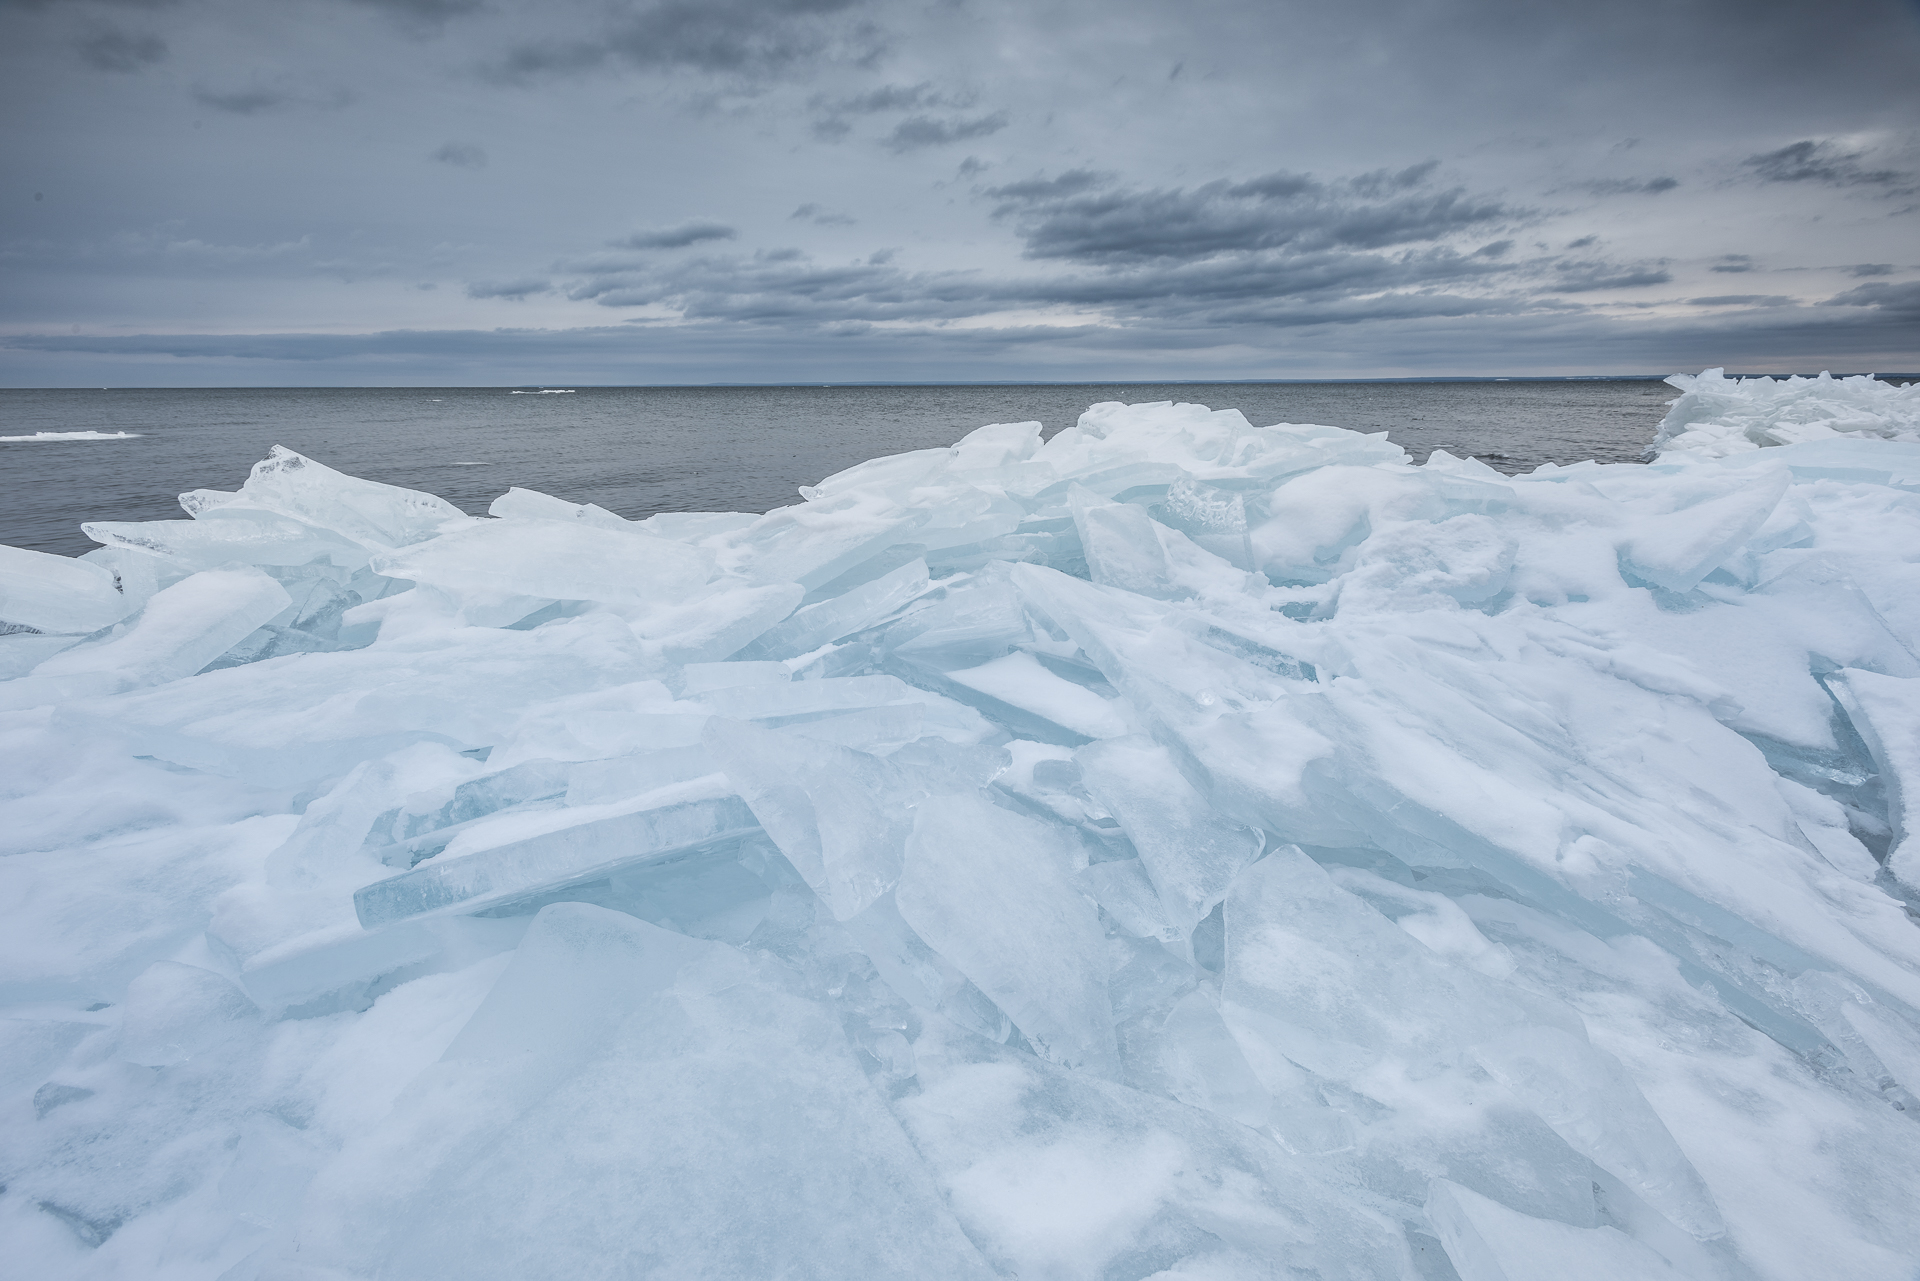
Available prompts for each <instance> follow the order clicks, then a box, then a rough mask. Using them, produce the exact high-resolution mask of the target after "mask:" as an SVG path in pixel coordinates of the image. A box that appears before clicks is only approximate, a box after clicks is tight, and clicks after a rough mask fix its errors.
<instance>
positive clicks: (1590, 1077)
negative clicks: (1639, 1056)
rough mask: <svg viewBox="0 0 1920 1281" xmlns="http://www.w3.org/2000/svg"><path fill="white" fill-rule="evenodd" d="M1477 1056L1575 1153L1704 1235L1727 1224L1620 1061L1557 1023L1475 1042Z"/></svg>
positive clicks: (1709, 1235)
mask: <svg viewBox="0 0 1920 1281" xmlns="http://www.w3.org/2000/svg"><path fill="white" fill-rule="evenodd" d="M1473 1053H1474V1057H1475V1058H1476V1059H1477V1060H1478V1061H1479V1063H1480V1066H1482V1067H1484V1068H1485V1069H1486V1070H1487V1071H1488V1072H1489V1073H1490V1074H1491V1075H1492V1076H1493V1078H1494V1079H1495V1080H1497V1081H1499V1082H1500V1084H1502V1085H1504V1086H1506V1087H1507V1089H1509V1090H1511V1091H1512V1092H1513V1094H1514V1096H1515V1097H1516V1098H1518V1099H1519V1100H1520V1101H1521V1102H1522V1103H1524V1104H1525V1105H1526V1106H1527V1107H1528V1108H1530V1109H1531V1110H1532V1111H1533V1112H1534V1113H1535V1115H1537V1116H1539V1118H1540V1119H1541V1120H1543V1121H1545V1122H1546V1123H1547V1124H1548V1125H1550V1126H1552V1127H1553V1132H1554V1133H1555V1134H1557V1135H1559V1136H1560V1137H1561V1138H1563V1139H1565V1140H1566V1141H1567V1143H1568V1145H1569V1146H1570V1147H1572V1148H1573V1149H1574V1150H1575V1151H1576V1152H1579V1153H1581V1154H1582V1155H1584V1156H1586V1157H1588V1158H1589V1159H1590V1160H1592V1162H1593V1163H1594V1164H1595V1165H1597V1166H1599V1167H1600V1168H1601V1169H1603V1170H1605V1171H1607V1172H1608V1173H1609V1174H1611V1175H1613V1176H1614V1177H1615V1178H1617V1179H1619V1180H1620V1181H1621V1182H1622V1183H1624V1184H1626V1185H1627V1186H1628V1187H1630V1188H1632V1189H1633V1190H1634V1191H1635V1192H1636V1193H1638V1194H1639V1195H1640V1197H1641V1199H1642V1200H1644V1201H1645V1202H1646V1203H1647V1204H1648V1205H1650V1206H1652V1207H1653V1208H1654V1209H1656V1210H1658V1211H1659V1212H1660V1213H1661V1214H1664V1215H1665V1216H1666V1217H1667V1218H1668V1219H1670V1220H1672V1222H1673V1223H1674V1225H1675V1226H1676V1227H1679V1228H1682V1229H1684V1230H1685V1231H1687V1232H1689V1233H1691V1234H1692V1235H1693V1236H1694V1237H1696V1238H1697V1239H1699V1240H1703V1241H1704V1240H1710V1239H1712V1238H1714V1237H1718V1236H1722V1235H1724V1234H1725V1232H1726V1225H1725V1224H1723V1223H1722V1222H1721V1220H1720V1208H1719V1207H1718V1206H1717V1205H1715V1204H1714V1203H1713V1195H1712V1193H1710V1192H1708V1191H1707V1185H1706V1183H1705V1181H1704V1180H1702V1179H1701V1177H1700V1174H1699V1172H1698V1171H1697V1170H1695V1169H1694V1168H1693V1166H1692V1164H1691V1163H1690V1162H1688V1160H1687V1158H1686V1157H1685V1156H1684V1155H1683V1154H1682V1153H1681V1151H1680V1145H1679V1144H1677V1143H1675V1142H1674V1141H1673V1135H1672V1134H1670V1133H1668V1131H1667V1127H1666V1125H1665V1124H1664V1123H1663V1122H1662V1121H1661V1120H1660V1118H1659V1116H1658V1115H1656V1114H1655V1113H1654V1110H1653V1109H1652V1108H1651V1107H1650V1106H1648V1104H1647V1101H1646V1099H1645V1098H1643V1097H1642V1096H1641V1094H1640V1091H1639V1089H1638V1088H1637V1087H1636V1086H1635V1085H1634V1083H1633V1080H1632V1078H1630V1077H1629V1076H1628V1075H1627V1073H1626V1069H1625V1068H1623V1067H1621V1065H1620V1061H1619V1060H1618V1059H1616V1058H1614V1057H1613V1056H1612V1055H1610V1054H1606V1053H1603V1052H1602V1051H1600V1050H1596V1049H1595V1048H1593V1047H1592V1046H1591V1045H1588V1044H1587V1043H1586V1042H1585V1041H1584V1040H1581V1039H1578V1038H1575V1037H1572V1036H1569V1035H1568V1034H1567V1033H1565V1032H1563V1031H1560V1030H1559V1029H1558V1028H1548V1027H1532V1028H1526V1029H1523V1030H1520V1031H1515V1032H1509V1033H1507V1034H1506V1035H1505V1036H1502V1037H1497V1038H1495V1039H1494V1040H1491V1041H1485V1042H1482V1043H1481V1044H1480V1045H1477V1046H1475V1047H1474V1051H1473Z"/></svg>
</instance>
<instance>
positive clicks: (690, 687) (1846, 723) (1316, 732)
mask: <svg viewBox="0 0 1920 1281" xmlns="http://www.w3.org/2000/svg"><path fill="white" fill-rule="evenodd" d="M1680 389H1681V392H1682V395H1681V399H1680V401H1679V402H1678V403H1676V404H1675V406H1674V407H1673V411H1672V413H1671V414H1670V416H1669V419H1668V422H1667V423H1666V424H1665V425H1664V426H1663V428H1662V432H1661V435H1660V438H1659V441H1658V442H1657V445H1658V446H1659V448H1661V449H1662V450H1664V452H1662V453H1661V454H1660V457H1659V460H1658V461H1657V462H1656V463H1655V465H1653V466H1650V467H1640V466H1628V465H1601V464H1597V463H1581V464H1576V465H1572V466H1567V467H1547V468H1542V469H1540V470H1539V471H1537V472H1535V473H1533V474H1530V475H1527V476H1512V477H1509V476H1503V475H1500V474H1499V473H1497V472H1495V471H1493V470H1492V469H1491V468H1489V467H1487V466H1485V465H1484V464H1482V463H1479V462H1476V461H1475V460H1472V459H1459V458H1453V457H1450V456H1448V455H1446V454H1444V453H1439V452H1436V453H1435V454H1434V455H1433V456H1432V457H1430V458H1429V459H1428V461H1427V462H1426V463H1425V464H1423V465H1421V466H1417V467H1416V466H1413V465H1412V464H1411V461H1410V460H1409V459H1408V458H1407V457H1406V455H1405V453H1404V451H1402V450H1401V449H1400V448H1399V447H1398V446H1397V445H1395V444H1394V443H1393V441H1392V440H1391V439H1390V438H1388V437H1387V436H1386V435H1384V434H1379V433H1376V434H1374V435H1359V434H1356V433H1353V432H1348V431H1342V430H1340V429H1339V428H1337V427H1331V426H1316V425H1310V424H1281V425H1276V426H1271V427H1262V426H1257V425H1255V424H1253V423H1251V422H1249V421H1247V420H1246V418H1245V417H1244V416H1243V415H1241V414H1239V413H1238V412H1236V411H1233V410H1226V409H1220V410H1216V409H1212V408H1209V407H1205V406H1196V405H1176V404H1155V405H1119V404H1107V405H1100V406H1095V407H1093V408H1091V409H1090V410H1089V411H1088V412H1087V413H1086V414H1085V415H1083V416H1082V418H1081V420H1080V421H1079V422H1078V423H1076V424H1074V425H1071V426H1068V427H1067V428H1066V429H1065V430H1062V431H1060V432H1058V433H1057V434H1056V435H1055V436H1054V437H1053V438H1052V439H1051V440H1049V441H1045V442H1044V443H1043V442H1042V439H1041V434H1040V431H1039V428H1038V426H1037V425H1036V424H1031V423H1025V424H996V425H991V426H988V427H984V428H981V429H980V430H978V431H976V432H973V433H971V434H969V435H967V436H966V437H965V438H964V439H963V440H961V441H960V442H959V443H958V444H957V445H956V446H955V447H954V448H952V449H934V450H925V451H917V452H915V453H913V454H908V455H902V456H898V457H893V458H886V459H877V460H874V461H872V462H870V463H866V464H862V465H860V466H857V467H853V468H849V469H847V470H846V471H844V472H842V473H840V474H839V475H836V476H833V477H829V478H827V479H825V480H823V481H822V482H821V483H820V484H819V485H817V486H812V487H809V489H808V490H807V491H806V492H805V494H803V498H804V499H805V501H802V502H798V503H795V504H792V505H790V506H788V507H785V508H780V509H777V510H775V511H773V512H770V513H766V514H751V513H661V514H657V515H654V516H651V517H648V518H647V519H645V520H642V521H630V520H627V519H625V518H623V517H621V516H618V515H616V514H614V513H611V512H607V511H604V510H602V509H598V508H594V507H591V506H586V505H580V504H574V503H570V502H566V501H564V500H562V499H559V498H554V497H551V496H547V495H542V494H537V493H534V492H532V491H529V490H524V489H515V490H511V491H509V492H508V493H507V494H506V495H504V496H503V497H502V498H500V499H499V500H497V501H496V502H495V503H494V504H493V506H492V507H491V509H490V512H489V515H488V516H487V517H470V516H466V515H463V514H461V513H460V512H458V511H457V510H455V509H453V508H452V506H451V505H450V504H447V503H445V502H443V501H442V500H440V499H437V498H434V497H433V496H431V495H425V494H420V493H417V492H414V491H408V490H402V489H398V488H395V487H393V486H384V485H379V484H375V483H372V482H366V481H360V480H356V479H354V478H352V477H349V476H346V475H344V474H342V473H340V472H338V471H335V470H333V469H331V468H328V467H327V466H325V465H324V464H323V463H320V462H317V461H315V460H311V459H305V458H302V457H300V456H298V455H293V454H291V453H289V452H287V451H275V453H274V454H273V455H272V456H271V457H270V458H269V459H267V460H266V461H265V462H264V463H262V464H261V466H260V467H258V468H256V469H255V471H254V473H253V474H252V475H251V476H250V477H249V478H248V481H247V483H246V485H245V486H244V487H243V488H242V489H241V490H240V491H238V492H237V493H233V494H223V493H218V492H214V491H205V490H202V491H194V492H193V493H191V494H189V495H187V496H186V498H185V500H184V505H185V507H186V509H187V512H188V515H189V517H190V518H189V519H186V520H175V521H157V522H113V521H101V522H95V523H92V524H90V525H89V526H87V528H88V530H89V531H90V532H91V533H92V534H93V535H94V537H95V538H96V539H97V540H98V541H100V542H102V543H103V546H102V547H101V549H100V550H99V551H97V552H94V553H90V554H89V555H88V556H87V557H86V558H84V559H82V560H78V561H72V562H65V561H61V559H60V558H57V557H47V558H42V557H38V556H36V555H33V554H29V553H12V554H9V555H8V556H6V557H4V558H0V622H3V623H5V624H6V628H5V630H6V631H7V632H8V634H7V635H6V636H4V637H0V643H3V644H4V652H0V676H4V677H7V679H0V706H4V707H6V708H10V709H12V710H9V711H4V712H0V758H4V759H5V760H6V761H7V763H8V768H7V769H6V770H5V771H0V845H3V846H4V849H5V850H6V851H7V856H6V857H5V858H4V859H0V889H4V893H0V1106H4V1107H7V1108H11V1109H12V1112H11V1115H14V1116H16V1117H18V1118H20V1124H19V1125H17V1126H15V1127H14V1129H13V1131H12V1132H10V1134H9V1138H10V1140H11V1142H10V1144H9V1149H8V1150H9V1153H10V1156H9V1160H8V1166H7V1171H6V1183H7V1191H6V1195H5V1196H4V1197H0V1224H4V1228H0V1232H4V1233H5V1236H6V1239H7V1241H8V1244H9V1246H10V1247H11V1248H12V1253H11V1254H10V1256H9V1258H10V1261H12V1259H13V1258H14V1257H16V1256H17V1257H18V1258H20V1259H22V1260H23V1261H24V1262H22V1263H19V1264H16V1270H18V1271H21V1272H22V1273H23V1274H31V1275H34V1276H36V1277H38V1276H46V1277H69V1276H71V1277H81V1276H96V1275H104V1274H106V1273H108V1272H111V1273H114V1274H116V1275H130V1276H158V1275H178V1276H206V1277H210V1278H211V1277H216V1276H222V1275H224V1276H225V1277H226V1278H227V1279H228V1281H273V1279H274V1278H278V1277H287V1276H291V1275H293V1273H294V1272H301V1273H302V1274H304V1273H307V1272H311V1273H313V1274H314V1275H315V1276H318V1275H322V1274H324V1275H327V1276H329V1277H336V1278H338V1277H356V1278H372V1277H375V1276H389V1277H396V1278H400V1277H432V1276H456V1275H457V1276H461V1277H471V1276H489V1275H499V1276H523V1275H527V1274H529V1273H530V1272H532V1273H547V1272H552V1273H555V1274H565V1275H569V1276H571V1275H576V1274H598V1273H602V1272H612V1271H628V1272H635V1273H658V1274H663V1275H665V1274H674V1275H679V1274H689V1275H690V1274H696V1273H698V1274H706V1275H726V1276H734V1275H748V1274H751V1275H759V1274H762V1273H765V1274H768V1275H772V1274H774V1273H775V1272H779V1271H782V1270H784V1271H785V1272H786V1273H790V1274H793V1275H803V1276H819V1277H836V1278H837V1277H842V1276H866V1275H896V1274H900V1275H904V1274H907V1273H926V1274H930V1275H941V1276H947V1275H955V1276H970V1275H971V1276H987V1275H995V1274H999V1275H1019V1276H1034V1277H1039V1276H1045V1277H1062V1278H1067V1277H1089V1278H1092V1277H1099V1278H1103V1279H1106V1281H1134V1279H1139V1281H1144V1279H1145V1278H1148V1277H1173V1276H1209V1277H1269V1276H1273V1275H1277V1274H1278V1273H1279V1272H1285V1273H1286V1274H1287V1275H1290V1276H1301V1277H1319V1278H1322V1279H1331V1278H1335V1277H1339V1278H1354V1277H1367V1278H1386V1277H1391V1278H1396V1281H1412V1278H1414V1277H1420V1278H1423V1279H1424V1281H1440V1279H1441V1278H1447V1277H1456V1278H1460V1279H1461V1281H1519V1279H1520V1278H1521V1277H1536V1276H1539V1277H1546V1276H1554V1277H1558V1276H1562V1275H1574V1274H1576V1273H1578V1272H1579V1270H1581V1269H1585V1270H1586V1273H1588V1274H1591V1275H1595V1276H1604V1277H1608V1278H1613V1277H1627V1276H1632V1277H1661V1276H1668V1275H1673V1276H1684V1277H1687V1278H1689V1281H1692V1279H1694V1278H1703V1279H1706V1278H1710V1279H1711V1281H1749V1279H1753V1281H1760V1279H1763V1278H1764V1279H1765V1281H1803V1278H1805V1277H1809V1276H1826V1275H1832V1276H1842V1275H1844V1276H1846V1277H1848V1278H1850V1279H1851V1278H1856V1277H1857V1278H1867V1279H1870V1281H1911V1276H1912V1274H1913V1272H1914V1269H1915V1267H1916V1266H1920V1221H1916V1219H1915V1217H1914V1216H1913V1215H1912V1214H1911V1213H1910V1207H1909V1206H1908V1205H1907V1201H1908V1200H1910V1199H1911V1198H1910V1194H1909V1189H1911V1188H1912V1187H1914V1186H1916V1185H1920V1129H1916V1127H1915V1126H1914V1125H1913V1124H1912V1121H1911V1117H1912V1115H1913V1109H1914V1106H1915V1105H1914V1098H1915V1091H1916V1089H1920V1014H1917V1012H1916V1011H1917V1009H1920V931H1916V930H1915V928H1914V926H1913V921H1912V916H1911V914H1910V912H1909V910H1908V904H1909V903H1910V902H1911V901H1913V899H1914V896H1915V894H1916V893H1917V892H1920V891H1917V890H1916V887H1915V886H1914V885H1913V884H1912V881H1913V879H1914V876H1913V870H1912V867H1911V866H1910V864H1911V863H1912V862H1913V856H1912V853H1911V848H1910V847H1911V845H1912V842H1911V841H1910V840H1909V839H1907V836H1908V832H1909V829H1910V828H1911V826H1912V819H1911V816H1910V815H1909V814H1908V813H1907V807H1908V805H1909V803H1910V801H1911V797H1912V794H1913V789H1914V787H1916V786H1920V784H1915V783H1913V781H1912V778H1911V777H1909V776H1910V775H1913V774H1915V768H1914V767H1913V762H1912V761H1910V760H1908V759H1906V758H1907V757H1909V756H1913V755H1914V752H1913V751H1912V750H1910V749H1911V748H1912V746H1913V744H1912V743H1910V742H1908V741H1907V740H1909V739H1911V738H1912V737H1913V735H1912V733H1911V726H1910V725H1909V723H1908V722H1910V721H1912V720H1913V712H1914V707H1913V704H1915V703H1916V702H1920V700H1916V699H1915V698H1914V697H1913V695H1912V691H1911V690H1910V689H1908V686H1909V685H1912V684H1914V683H1915V682H1916V681H1920V658H1916V657H1915V654H1916V652H1920V607H1917V606H1915V605H1914V604H1913V603H1912V602H1913V600H1914V599H1916V598H1920V573H1917V572H1916V571H1915V569H1914V565H1915V564H1920V443H1916V442H1915V441H1914V440H1913V439H1910V437H1911V436H1912V434H1913V433H1912V424H1911V422H1910V421H1909V420H1910V419H1911V416H1912V410H1913V407H1914V400H1913V396H1914V391H1913V389H1910V388H1909V389H1900V388H1894V387H1892V386H1891V385H1890V384H1885V383H1879V382H1875V381H1872V380H1834V379H1803V380H1798V381H1789V382H1774V381H1758V380H1748V381H1745V382H1734V381H1731V380H1726V379H1724V378H1722V377H1719V376H1717V375H1707V376H1702V377H1700V378H1698V379H1691V380H1682V383H1681V388H1680ZM22 629H28V630H22ZM35 668H44V669H45V670H44V671H40V672H36V671H35V670H34V669H35ZM357 909H358V910H357Z"/></svg>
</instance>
